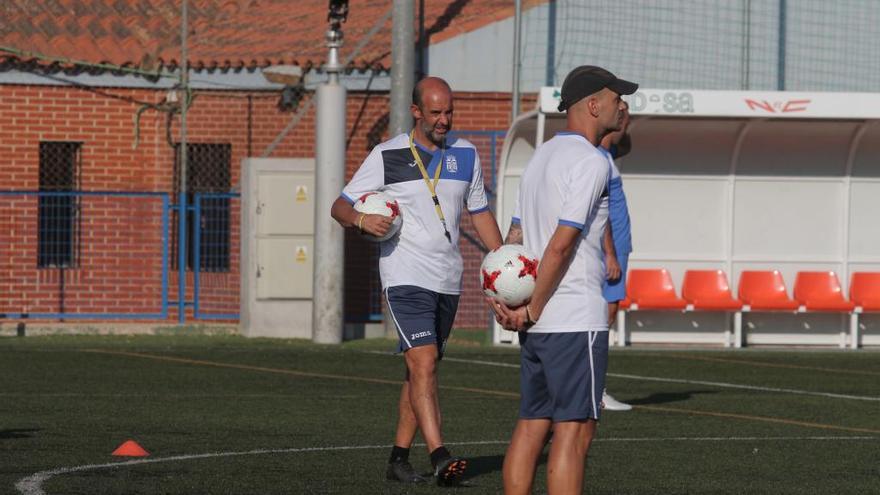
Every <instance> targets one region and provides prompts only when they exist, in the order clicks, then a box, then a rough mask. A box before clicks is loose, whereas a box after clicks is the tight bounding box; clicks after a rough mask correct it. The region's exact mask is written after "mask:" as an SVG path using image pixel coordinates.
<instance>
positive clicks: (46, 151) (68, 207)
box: [37, 142, 82, 268]
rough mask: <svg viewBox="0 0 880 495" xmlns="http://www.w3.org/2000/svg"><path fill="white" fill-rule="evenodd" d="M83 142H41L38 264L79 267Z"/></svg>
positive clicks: (41, 266)
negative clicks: (80, 184) (77, 192)
mask: <svg viewBox="0 0 880 495" xmlns="http://www.w3.org/2000/svg"><path fill="white" fill-rule="evenodd" d="M81 149H82V143H75V142H41V143H40V171H39V174H40V177H39V180H40V183H39V191H40V195H39V199H38V203H37V267H39V268H75V267H76V266H77V264H78V259H77V258H78V256H77V254H78V252H79V229H78V226H79V197H78V196H77V195H76V194H75V193H76V191H78V190H79V174H80V165H81V156H82V155H81Z"/></svg>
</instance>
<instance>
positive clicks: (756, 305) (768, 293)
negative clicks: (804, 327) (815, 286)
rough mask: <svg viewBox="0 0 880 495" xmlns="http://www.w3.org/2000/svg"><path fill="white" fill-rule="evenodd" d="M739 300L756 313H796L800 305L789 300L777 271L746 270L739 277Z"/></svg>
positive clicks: (780, 275)
mask: <svg viewBox="0 0 880 495" xmlns="http://www.w3.org/2000/svg"><path fill="white" fill-rule="evenodd" d="M739 299H740V301H742V303H743V304H745V305H747V306H749V309H750V310H756V311H797V310H798V307H800V304H798V302H797V301H795V300H793V299H790V298H789V297H788V293H787V292H786V290H785V281H784V280H783V279H782V274H781V273H779V272H778V271H777V270H773V271H757V270H746V271H744V272H742V273H741V274H740V276H739Z"/></svg>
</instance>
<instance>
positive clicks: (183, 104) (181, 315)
mask: <svg viewBox="0 0 880 495" xmlns="http://www.w3.org/2000/svg"><path fill="white" fill-rule="evenodd" d="M181 11H182V12H181V22H180V58H181V62H180V87H181V91H182V92H183V97H182V98H180V189H179V193H180V194H179V196H178V201H177V219H178V231H177V234H178V235H177V251H178V253H177V254H178V256H177V263H178V265H177V273H178V276H177V321H178V322H179V323H184V322H185V321H186V214H187V210H188V209H187V205H186V109H187V104H188V103H189V77H188V76H189V74H187V72H188V71H189V67H188V66H187V63H186V57H187V53H186V31H187V0H183V2H182V6H181ZM198 269H199V267H197V266H194V267H193V270H198Z"/></svg>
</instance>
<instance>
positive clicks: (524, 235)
mask: <svg viewBox="0 0 880 495" xmlns="http://www.w3.org/2000/svg"><path fill="white" fill-rule="evenodd" d="M636 89H638V85H636V84H634V83H631V82H628V81H624V80H621V79H618V78H617V77H616V76H614V74H612V73H610V72H608V71H607V70H605V69H602V68H600V67H595V66H581V67H578V68H576V69H574V70H573V71H571V73H569V74H568V76H567V77H566V78H565V82H564V83H563V84H562V101H561V102H560V104H559V110H560V111H567V128H566V130H565V131H563V132H560V133H558V134H557V135H556V136H554V137H553V138H552V139H550V140H549V141H547V142H546V143H543V144H542V145H541V146H539V147H538V149H537V150H535V154H534V156H533V157H532V159H531V160H530V161H529V164H528V165H527V166H526V169H525V171H524V172H523V175H522V179H521V181H520V188H519V195H518V198H517V204H516V207H515V210H514V217H513V220H512V223H511V228H510V233H509V234H508V238H507V242H522V243H523V244H524V245H525V247H526V248H528V249H530V250H531V251H533V252H536V253H542V256H541V264H540V265H539V267H538V278H537V281H536V283H535V290H534V293H533V294H532V298H531V300H530V301H529V303H528V304H526V305H523V306H521V307H519V308H509V307H507V306H504V305H503V304H500V303H497V302H494V301H491V302H490V305H491V306H492V308H493V309H494V310H495V313H496V318H497V319H498V321H499V323H501V325H502V326H503V327H504V328H507V329H508V330H516V331H519V332H520V333H519V337H520V345H521V351H520V389H521V390H520V396H521V398H520V411H519V420H518V421H517V424H516V428H515V429H514V431H513V436H512V438H511V441H510V446H509V447H508V449H507V454H506V455H505V457H504V492H505V493H506V494H508V495H515V494H527V493H530V492H531V488H532V482H533V480H534V476H535V468H536V466H537V461H538V457H539V456H540V454H541V451H542V449H543V447H544V444H545V443H546V440H547V434H548V432H549V431H550V429H551V427H552V428H553V443H552V445H551V447H550V456H549V461H548V464H547V491H548V493H551V494H560V493H581V490H582V488H583V476H584V462H585V460H586V456H587V452H588V450H589V448H590V443H591V442H592V439H593V436H594V434H595V431H596V422H597V421H598V420H599V414H600V411H601V401H602V390H603V389H604V387H605V370H606V365H607V359H608V306H607V304H606V302H605V299H604V298H603V297H602V285H603V282H604V281H605V263H604V254H603V252H602V238H603V236H604V234H605V225H606V222H607V219H608V196H607V186H608V177H609V171H610V169H611V162H610V158H609V157H608V156H607V155H605V154H604V153H602V152H601V151H599V150H598V149H597V146H599V144H600V142H601V140H602V138H603V137H604V136H605V135H606V134H608V133H609V132H612V131H615V130H617V129H619V128H620V125H621V111H622V109H623V101H622V100H621V99H620V96H621V95H625V94H632V93H634V92H635V91H636Z"/></svg>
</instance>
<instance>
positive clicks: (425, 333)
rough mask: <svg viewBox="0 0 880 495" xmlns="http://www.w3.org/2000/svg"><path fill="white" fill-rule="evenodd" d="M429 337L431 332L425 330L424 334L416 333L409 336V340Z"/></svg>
mask: <svg viewBox="0 0 880 495" xmlns="http://www.w3.org/2000/svg"><path fill="white" fill-rule="evenodd" d="M430 336H431V331H430V330H427V331H424V332H416V333H414V334H412V335H410V336H409V338H411V339H413V340H415V339H420V338H422V337H430Z"/></svg>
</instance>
